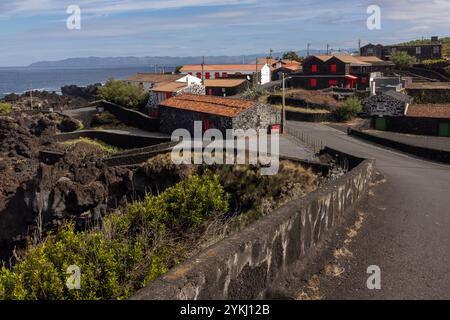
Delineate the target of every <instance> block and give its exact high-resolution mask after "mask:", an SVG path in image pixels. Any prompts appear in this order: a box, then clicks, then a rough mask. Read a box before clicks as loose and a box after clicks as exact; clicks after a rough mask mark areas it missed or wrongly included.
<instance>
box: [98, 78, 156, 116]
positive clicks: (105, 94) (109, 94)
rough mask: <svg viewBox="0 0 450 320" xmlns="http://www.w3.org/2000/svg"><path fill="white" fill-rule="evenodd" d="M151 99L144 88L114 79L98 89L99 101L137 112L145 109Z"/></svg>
mask: <svg viewBox="0 0 450 320" xmlns="http://www.w3.org/2000/svg"><path fill="white" fill-rule="evenodd" d="M149 97H150V95H149V93H148V92H147V90H145V88H144V87H143V86H137V85H133V84H128V83H126V82H124V81H119V80H114V79H110V80H108V82H107V83H106V84H105V85H104V86H102V87H99V88H98V98H99V99H103V100H107V101H109V102H112V103H116V104H118V105H121V106H123V107H125V108H131V109H136V110H139V109H142V108H144V107H145V105H146V104H147V102H148V99H149Z"/></svg>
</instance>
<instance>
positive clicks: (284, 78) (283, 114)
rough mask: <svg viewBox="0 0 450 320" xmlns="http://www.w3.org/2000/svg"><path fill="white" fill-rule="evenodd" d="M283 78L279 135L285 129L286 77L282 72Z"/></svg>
mask: <svg viewBox="0 0 450 320" xmlns="http://www.w3.org/2000/svg"><path fill="white" fill-rule="evenodd" d="M282 76H283V106H282V109H281V133H282V134H284V133H285V127H286V77H285V74H284V72H282Z"/></svg>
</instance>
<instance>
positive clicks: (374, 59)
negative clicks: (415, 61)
mask: <svg viewBox="0 0 450 320" xmlns="http://www.w3.org/2000/svg"><path fill="white" fill-rule="evenodd" d="M354 58H356V59H358V60H360V61H363V62H367V63H371V64H374V65H395V63H393V62H391V61H384V60H381V59H380V58H378V57H372V56H371V57H364V56H355V57H354Z"/></svg>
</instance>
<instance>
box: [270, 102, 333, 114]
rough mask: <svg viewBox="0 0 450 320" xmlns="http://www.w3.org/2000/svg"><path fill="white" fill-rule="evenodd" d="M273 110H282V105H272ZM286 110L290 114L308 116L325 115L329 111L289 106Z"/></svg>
mask: <svg viewBox="0 0 450 320" xmlns="http://www.w3.org/2000/svg"><path fill="white" fill-rule="evenodd" d="M273 106H274V107H275V108H277V109H279V110H282V109H283V106H282V105H279V104H277V105H273ZM286 110H289V111H292V112H299V113H310V114H315V113H320V114H326V113H330V111H329V110H325V109H310V108H300V107H291V106H286Z"/></svg>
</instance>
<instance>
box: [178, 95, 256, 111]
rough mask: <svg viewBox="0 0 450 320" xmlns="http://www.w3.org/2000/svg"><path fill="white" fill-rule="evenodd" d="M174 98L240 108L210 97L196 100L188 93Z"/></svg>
mask: <svg viewBox="0 0 450 320" xmlns="http://www.w3.org/2000/svg"><path fill="white" fill-rule="evenodd" d="M205 97H208V96H205ZM175 98H181V99H182V100H185V101H191V102H200V103H210V104H214V105H217V106H226V107H228V108H234V109H242V107H239V106H234V105H232V104H228V103H219V102H216V101H214V100H217V99H216V98H212V99H211V100H210V101H198V100H196V99H195V95H190V94H183V95H181V96H177V97H175ZM185 98H187V99H185ZM189 98H193V99H189ZM208 98H209V97H208ZM249 102H250V101H249Z"/></svg>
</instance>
